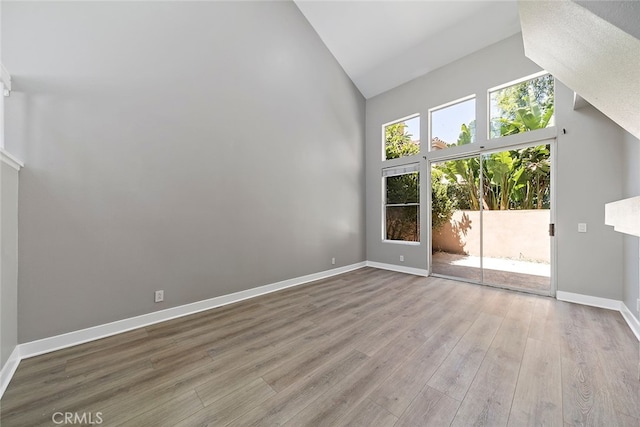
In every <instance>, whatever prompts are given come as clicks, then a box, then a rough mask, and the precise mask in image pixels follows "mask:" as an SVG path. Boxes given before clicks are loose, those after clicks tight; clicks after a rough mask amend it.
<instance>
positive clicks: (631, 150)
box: [622, 132, 640, 319]
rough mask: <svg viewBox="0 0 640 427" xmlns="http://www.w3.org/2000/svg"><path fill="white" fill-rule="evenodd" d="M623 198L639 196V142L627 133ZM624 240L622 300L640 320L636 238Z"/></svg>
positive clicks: (624, 146) (639, 278)
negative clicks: (637, 302)
mask: <svg viewBox="0 0 640 427" xmlns="http://www.w3.org/2000/svg"><path fill="white" fill-rule="evenodd" d="M623 153H624V163H623V166H624V168H623V173H624V182H623V184H624V185H623V197H624V198H627V197H635V196H640V141H639V140H638V139H637V138H635V137H633V135H631V134H630V133H629V132H624V138H623ZM623 239H624V287H623V299H622V301H623V302H624V303H625V305H626V306H627V308H628V309H629V310H630V311H631V313H633V314H634V315H635V316H636V319H640V313H638V310H637V306H636V301H637V299H638V298H640V296H639V295H638V294H639V293H640V284H639V283H638V282H639V281H640V265H639V263H640V253H639V251H638V249H639V245H638V243H639V242H638V241H639V239H638V237H636V236H630V235H628V234H624V235H623Z"/></svg>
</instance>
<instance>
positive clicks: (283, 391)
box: [0, 268, 640, 427]
mask: <svg viewBox="0 0 640 427" xmlns="http://www.w3.org/2000/svg"><path fill="white" fill-rule="evenodd" d="M637 366H638V342H637V340H636V338H635V337H634V336H633V334H632V333H631V331H630V330H629V328H628V327H627V326H626V324H625V323H624V320H623V319H622V317H621V316H620V314H619V313H617V312H613V311H607V310H601V309H596V308H591V307H585V306H579V305H573V304H569V303H563V302H558V301H555V300H553V299H551V298H544V297H537V296H532V295H526V294H520V293H516V292H509V291H504V290H499V289H492V288H485V287H481V286H477V285H470V284H465V283H459V282H454V281H449V280H444V279H436V278H423V277H416V276H410V275H405V274H400V273H393V272H388V271H383V270H376V269H372V268H363V269H360V270H357V271H354V272H351V273H347V274H344V275H341V276H336V277H333V278H330V279H326V280H322V281H318V282H314V283H311V284H308V285H305V286H300V287H295V288H291V289H288V290H284V291H281V292H277V293H273V294H269V295H265V296H262V297H258V298H254V299H251V300H247V301H244V302H241V303H237V304H233V305H229V306H225V307H221V308H217V309H214V310H209V311H206V312H202V313H199V314H195V315H192V316H188V317H183V318H180V319H175V320H172V321H168V322H164V323H161V324H157V325H153V326H149V327H146V328H142V329H138V330H134V331H131V332H127V333H124V334H121V335H117V336H114V337H110V338H106V339H103V340H99V341H94V342H91V343H87V344H83V345H80V346H76V347H73V348H68V349H64V350H60V351H57V352H54V353H50V354H46V355H43V356H39V357H36V358H32V359H28V360H24V361H23V362H22V363H21V364H20V367H19V368H18V370H17V372H16V374H15V376H14V377H13V380H12V381H11V384H10V385H9V387H8V389H7V391H6V393H5V395H4V397H3V399H2V402H0V405H1V412H2V413H1V418H0V420H1V424H2V427H10V426H21V427H22V426H37V425H55V424H54V423H53V421H52V415H53V414H54V413H56V412H62V413H64V412H75V413H78V414H79V415H82V414H83V413H84V414H86V416H88V414H92V417H94V418H93V421H94V422H95V421H96V418H95V417H96V416H97V415H98V413H99V416H100V419H101V420H102V424H101V425H109V426H111V425H126V426H136V427H138V426H172V427H173V426H200V425H214V426H224V425H232V426H248V425H281V424H285V425H287V426H305V425H312V426H319V425H327V426H337V425H354V426H357V425H360V426H428V425H434V426H444V425H455V426H471V425H486V426H502V425H512V426H525V425H559V426H563V425H564V426H570V425H596V426H618V425H619V426H633V427H638V426H640V382H639V381H638V379H637V378H636V377H635V375H636V371H637ZM58 417H60V415H58ZM59 419H60V418H58V420H59Z"/></svg>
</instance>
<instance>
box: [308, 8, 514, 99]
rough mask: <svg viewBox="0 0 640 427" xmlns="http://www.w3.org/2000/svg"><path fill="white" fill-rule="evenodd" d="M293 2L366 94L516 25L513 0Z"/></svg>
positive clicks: (478, 45)
mask: <svg viewBox="0 0 640 427" xmlns="http://www.w3.org/2000/svg"><path fill="white" fill-rule="evenodd" d="M296 4H297V6H298V8H299V9H300V11H301V12H302V13H303V14H304V16H305V17H306V18H307V20H308V21H309V23H310V24H311V25H312V26H313V28H314V29H315V30H316V32H317V33H318V35H319V36H320V38H321V39H322V41H323V42H324V43H325V44H326V46H327V47H328V48H329V50H330V51H331V53H332V54H333V55H334V56H335V57H336V59H337V60H338V62H339V63H340V64H341V65H342V67H343V68H344V70H345V71H346V73H347V74H348V75H349V77H351V79H352V80H353V82H354V83H355V84H356V86H357V87H358V89H359V90H360V91H361V92H362V94H363V95H364V96H365V97H366V98H371V97H373V96H375V95H378V94H380V93H382V92H385V91H387V90H389V89H392V88H394V87H396V86H398V85H401V84H402V83H405V82H407V81H409V80H412V79H414V78H416V77H418V76H420V75H423V74H425V73H428V72H429V71H432V70H434V69H436V68H439V67H442V66H443V65H446V64H448V63H450V62H453V61H455V60H456V59H459V58H461V57H463V56H465V55H468V54H470V53H472V52H475V51H476V50H479V49H482V48H484V47H486V46H489V45H490V44H493V43H496V42H498V41H500V40H502V39H505V38H507V37H509V36H511V35H513V34H516V33H518V32H519V31H520V22H519V18H518V8H517V2H516V1H515V0H503V1H481V0H476V1H451V0H449V1H346V0H345V1H307V0H296Z"/></svg>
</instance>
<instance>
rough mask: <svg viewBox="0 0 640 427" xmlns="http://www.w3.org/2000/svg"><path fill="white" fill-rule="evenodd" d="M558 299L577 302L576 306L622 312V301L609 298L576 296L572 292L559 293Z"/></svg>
mask: <svg viewBox="0 0 640 427" xmlns="http://www.w3.org/2000/svg"><path fill="white" fill-rule="evenodd" d="M556 299H557V300H559V301H566V302H575V303H576V304H582V305H590V306H591V307H598V308H606V309H608V310H615V311H620V304H621V303H622V302H621V301H618V300H615V299H608V298H600V297H592V296H590V295H582V294H574V293H572V292H564V291H557V292H556Z"/></svg>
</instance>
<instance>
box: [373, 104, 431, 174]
mask: <svg viewBox="0 0 640 427" xmlns="http://www.w3.org/2000/svg"><path fill="white" fill-rule="evenodd" d="M416 117H418V119H419V121H418V129H421V126H422V118H421V117H420V113H413V114H410V115H408V116H405V117H402V118H400V119H395V120H392V121H390V122H387V123H383V124H382V127H381V130H380V133H381V137H380V141H381V153H380V156H381V157H380V158H381V160H382V162H388V161H391V160H399V159H405V158H409V157H411V156H404V157H398V158H395V159H387V138H386V130H387V126H391V125H395V124H398V123H402V122H406V121H408V120H411V119H415V118H416ZM421 152H422V134H421V135H420V153H421Z"/></svg>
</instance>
